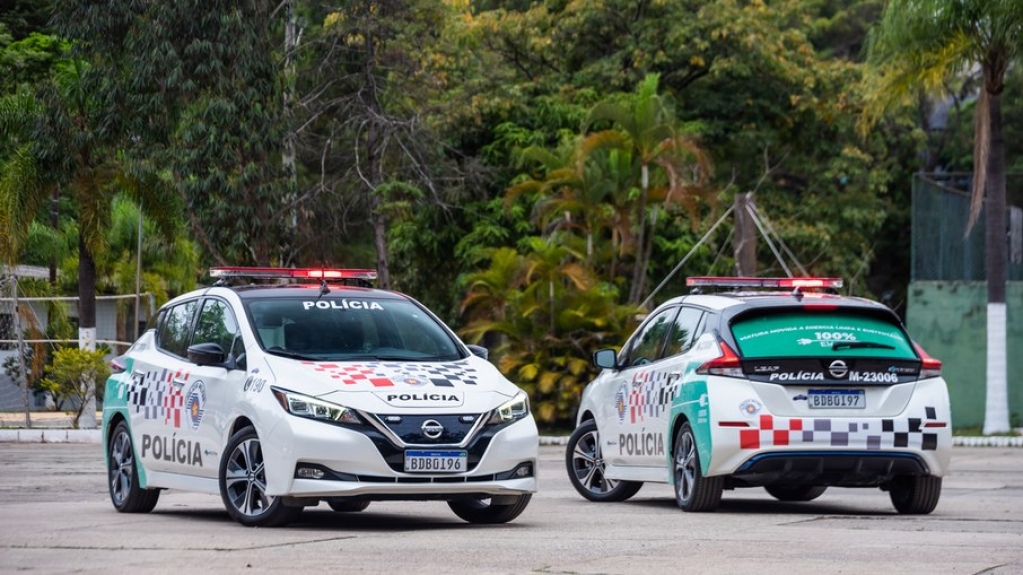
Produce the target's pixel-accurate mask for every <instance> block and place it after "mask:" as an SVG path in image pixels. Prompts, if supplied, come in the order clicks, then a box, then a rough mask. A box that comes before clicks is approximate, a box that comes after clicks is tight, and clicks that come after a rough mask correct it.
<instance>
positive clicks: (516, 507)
mask: <svg viewBox="0 0 1023 575" xmlns="http://www.w3.org/2000/svg"><path fill="white" fill-rule="evenodd" d="M532 498H533V496H532V495H531V494H529V493H526V494H525V495H519V496H518V497H512V499H514V502H513V503H508V504H501V505H494V504H493V503H492V500H491V499H457V500H455V501H448V507H450V508H451V510H452V511H454V512H455V515H457V516H459V517H461V518H462V519H464V520H466V521H468V522H469V523H480V524H483V523H489V524H493V523H507V522H509V521H511V520H512V519H515V518H516V517H518V516H519V515H521V514H522V512H523V511H525V510H526V506H527V505H529V500H530V499H532ZM502 499H509V498H502Z"/></svg>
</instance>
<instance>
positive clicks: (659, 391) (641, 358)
mask: <svg viewBox="0 0 1023 575" xmlns="http://www.w3.org/2000/svg"><path fill="white" fill-rule="evenodd" d="M676 312H677V313H676ZM702 318H703V312H702V311H701V310H700V309H698V308H694V307H689V306H681V307H678V308H675V309H674V310H672V311H670V312H668V313H665V314H664V316H663V319H661V318H658V319H657V323H651V324H650V325H648V326H647V327H648V331H647V332H646V333H645V334H644V339H645V340H647V341H640V342H637V344H638V345H637V347H636V348H635V349H633V350H631V354H630V357H629V360H630V362H631V363H633V364H636V365H633V366H632V367H629V368H627V369H625V370H623V371H624V372H627V379H628V383H629V384H628V395H627V397H624V400H625V402H626V406H627V413H626V417H624V418H623V419H622V424H621V435H622V440H623V441H624V446H623V447H622V451H623V452H624V453H625V454H626V457H627V460H628V464H629V465H635V466H642V467H663V466H665V465H666V461H667V459H666V456H665V449H666V446H667V445H669V440H670V437H668V433H669V430H668V420H669V416H670V414H671V404H672V401H673V400H674V398H675V394H676V393H677V392H678V388H679V385H680V384H681V380H682V375H683V374H684V373H685V370H686V363H687V361H686V357H685V355H686V353H687V352H688V351H689V349H690V348H691V347H692V344H693V341H694V337H695V335H696V333H697V331H698V328H699V327H700V322H701V320H702ZM662 322H663V323H662ZM658 341H660V342H662V343H661V344H660V345H658V344H657V342H658Z"/></svg>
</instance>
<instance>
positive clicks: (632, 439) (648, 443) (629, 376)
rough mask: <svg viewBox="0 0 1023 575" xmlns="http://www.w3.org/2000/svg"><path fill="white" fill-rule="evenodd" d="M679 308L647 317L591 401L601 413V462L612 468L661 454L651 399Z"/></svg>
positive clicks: (645, 461) (639, 463)
mask: <svg viewBox="0 0 1023 575" xmlns="http://www.w3.org/2000/svg"><path fill="white" fill-rule="evenodd" d="M678 309H679V308H678V307H677V306H670V307H666V308H664V309H660V310H657V311H656V312H655V313H654V314H653V315H651V316H650V317H648V318H647V320H646V321H644V322H643V324H642V325H640V327H639V329H637V330H636V332H635V333H634V334H633V335H632V337H631V338H629V341H628V342H626V344H625V346H624V347H623V348H622V351H621V353H619V354H618V369H617V370H616V371H608V372H605V373H604V379H603V380H602V381H601V383H600V389H599V390H598V393H599V394H600V397H597V398H595V399H596V401H597V404H598V405H599V406H601V408H602V416H601V417H600V421H601V422H602V423H603V425H602V426H601V429H600V435H601V437H602V438H603V442H604V448H603V451H604V457H605V458H606V459H608V460H609V462H610V463H612V464H613V465H622V466H643V465H649V464H650V462H651V461H653V460H654V459H656V457H657V453H658V451H660V453H661V454H662V455H663V430H660V429H658V428H657V427H656V425H655V421H656V417H655V414H654V410H653V409H652V405H651V404H650V400H651V398H650V395H649V394H650V391H651V390H652V389H653V388H654V383H655V379H656V373H657V369H658V365H659V364H658V361H659V360H660V359H661V357H662V353H663V349H664V342H665V338H666V336H667V334H668V332H669V330H670V328H671V326H672V322H673V321H674V318H675V315H676V314H677V313H678ZM658 436H660V439H659V438H658ZM658 441H660V445H661V447H660V448H658Z"/></svg>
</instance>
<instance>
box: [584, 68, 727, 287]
mask: <svg viewBox="0 0 1023 575" xmlns="http://www.w3.org/2000/svg"><path fill="white" fill-rule="evenodd" d="M658 82H659V76H658V75H657V74H650V75H648V76H647V77H646V78H644V80H643V81H642V82H640V84H639V86H638V87H637V88H636V92H635V94H633V95H631V96H630V97H629V98H627V99H626V100H624V101H614V100H607V101H604V102H601V103H598V104H597V105H596V106H594V108H593V110H592V111H591V112H590V115H589V118H588V119H587V124H588V125H590V126H592V125H594V124H596V125H598V126H600V125H601V123H603V122H610V123H611V124H612V127H611V128H609V129H605V130H600V131H596V132H594V133H592V134H589V135H588V136H587V139H586V140H585V141H584V143H583V145H584V147H586V148H587V149H588V150H599V149H602V148H606V147H611V148H623V149H625V150H627V151H628V152H630V153H631V154H632V155H633V157H634V158H635V161H636V163H637V164H638V167H639V170H638V172H639V181H638V182H637V184H638V190H639V197H638V198H637V200H636V204H635V209H636V212H635V213H636V215H635V221H634V225H635V226H636V230H637V231H636V236H637V240H636V254H635V260H634V264H633V272H632V284H631V288H630V290H629V299H628V301H629V303H631V304H638V303H639V302H640V301H642V300H643V298H644V297H645V296H646V280H647V275H648V268H649V264H650V255H651V253H652V250H653V243H654V234H655V232H656V226H657V223H658V221H657V220H658V217H659V206H658V205H657V204H653V205H652V206H651V205H650V204H651V199H652V195H651V194H652V192H653V191H655V190H657V191H659V194H658V196H657V198H658V199H662V200H664V201H665V202H669V201H671V200H672V199H674V200H675V201H681V202H683V203H690V200H691V198H692V197H693V196H695V195H696V194H694V193H693V192H695V191H696V190H698V189H700V188H702V186H703V185H704V184H706V182H707V181H708V180H709V177H710V160H709V158H708V156H707V154H706V153H705V152H704V151H703V150H702V149H701V148H700V147H699V146H698V145H697V144H696V141H695V138H693V137H692V136H691V135H689V134H686V133H685V131H684V129H683V128H684V126H683V125H682V124H681V123H680V122H679V121H678V120H677V118H676V116H675V110H674V106H673V105H672V103H671V100H670V98H668V97H667V96H664V95H662V94H659V93H658ZM654 169H657V173H654Z"/></svg>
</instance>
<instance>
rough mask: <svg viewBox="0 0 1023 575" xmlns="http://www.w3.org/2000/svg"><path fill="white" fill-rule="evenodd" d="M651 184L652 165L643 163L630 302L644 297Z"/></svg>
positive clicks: (633, 302)
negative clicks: (649, 187)
mask: <svg viewBox="0 0 1023 575" xmlns="http://www.w3.org/2000/svg"><path fill="white" fill-rule="evenodd" d="M649 184H650V167H649V166H648V165H647V164H643V168H642V174H641V176H640V190H641V191H640V194H639V209H638V210H637V213H636V224H637V225H638V226H639V232H638V235H639V237H638V238H636V262H635V264H634V265H633V267H632V289H631V290H629V303H632V304H636V303H639V302H640V300H641V299H642V298H643V295H642V292H643V283H644V282H643V279H644V278H646V268H647V262H646V260H645V258H644V257H643V255H644V253H645V252H646V250H645V248H644V246H645V245H646V241H647V239H646V203H647V202H646V201H647V193H648V192H647V186H649Z"/></svg>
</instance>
